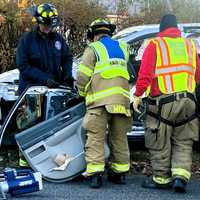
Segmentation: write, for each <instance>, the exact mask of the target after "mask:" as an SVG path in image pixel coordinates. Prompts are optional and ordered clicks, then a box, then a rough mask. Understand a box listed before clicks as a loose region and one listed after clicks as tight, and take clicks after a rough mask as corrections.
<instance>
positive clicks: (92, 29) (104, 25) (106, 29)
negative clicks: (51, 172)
mask: <svg viewBox="0 0 200 200" xmlns="http://www.w3.org/2000/svg"><path fill="white" fill-rule="evenodd" d="M115 29H116V25H115V24H112V23H110V21H109V20H107V19H103V18H99V19H96V20H94V21H93V22H92V23H91V24H90V25H89V28H88V32H87V37H88V39H93V38H94V36H95V35H97V34H100V33H105V34H108V35H110V36H112V34H113V33H114V31H115Z"/></svg>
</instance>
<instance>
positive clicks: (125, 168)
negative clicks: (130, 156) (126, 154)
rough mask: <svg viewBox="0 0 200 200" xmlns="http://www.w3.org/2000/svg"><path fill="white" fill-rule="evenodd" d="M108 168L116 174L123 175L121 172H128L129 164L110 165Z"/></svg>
mask: <svg viewBox="0 0 200 200" xmlns="http://www.w3.org/2000/svg"><path fill="white" fill-rule="evenodd" d="M110 167H111V169H112V170H113V171H114V172H116V173H123V172H127V171H128V170H129V168H130V165H129V164H118V163H112V164H111V166H110Z"/></svg>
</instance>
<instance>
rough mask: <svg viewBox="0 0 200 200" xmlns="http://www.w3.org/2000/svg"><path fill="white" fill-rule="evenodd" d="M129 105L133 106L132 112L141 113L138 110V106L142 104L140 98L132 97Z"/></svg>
mask: <svg viewBox="0 0 200 200" xmlns="http://www.w3.org/2000/svg"><path fill="white" fill-rule="evenodd" d="M131 103H132V105H133V109H134V111H135V112H138V113H141V111H140V110H139V106H140V105H141V104H142V98H141V97H137V96H135V95H133V97H132V98H131Z"/></svg>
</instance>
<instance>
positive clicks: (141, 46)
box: [128, 37, 153, 82]
mask: <svg viewBox="0 0 200 200" xmlns="http://www.w3.org/2000/svg"><path fill="white" fill-rule="evenodd" d="M152 38H153V37H149V38H143V39H139V40H135V41H133V42H132V43H130V44H129V55H130V56H129V66H128V67H129V73H130V72H131V73H132V74H133V75H132V76H130V77H131V78H132V80H131V82H135V81H136V79H137V75H138V72H139V68H140V64H141V60H142V56H143V53H144V50H145V48H146V47H147V46H148V44H149V41H150V39H152ZM134 79H135V80H134Z"/></svg>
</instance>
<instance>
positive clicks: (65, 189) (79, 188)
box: [8, 175, 200, 200]
mask: <svg viewBox="0 0 200 200" xmlns="http://www.w3.org/2000/svg"><path fill="white" fill-rule="evenodd" d="M144 178H145V176H139V175H136V176H129V177H128V180H127V184H126V185H123V186H122V185H115V184H111V183H108V182H107V181H106V179H105V178H104V180H103V181H104V182H103V183H104V185H103V187H102V188H101V189H91V188H89V186H88V184H87V182H86V181H85V180H74V181H70V182H67V183H61V184H58V183H48V182H45V181H44V182H43V184H44V189H43V190H42V191H40V192H36V193H31V194H26V195H23V196H22V195H21V196H18V197H10V196H8V199H12V200H19V199H20V200H28V199H29V200H30V199H31V200H47V199H48V200H100V199H102V200H129V199H130V200H200V180H191V181H190V183H189V184H188V188H187V193H186V194H177V193H174V191H173V190H152V189H144V188H141V186H140V185H141V183H142V181H143V180H144Z"/></svg>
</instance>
